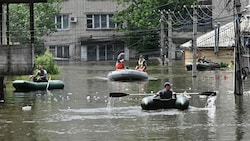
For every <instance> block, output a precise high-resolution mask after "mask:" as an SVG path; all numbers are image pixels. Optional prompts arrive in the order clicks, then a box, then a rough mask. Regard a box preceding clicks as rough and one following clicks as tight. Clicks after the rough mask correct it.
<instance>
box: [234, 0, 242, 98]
mask: <svg viewBox="0 0 250 141" xmlns="http://www.w3.org/2000/svg"><path fill="white" fill-rule="evenodd" d="M234 4H235V9H236V15H235V18H236V20H235V49H234V54H235V57H234V58H235V59H234V94H237V95H242V94H243V87H242V77H241V76H242V66H241V65H242V64H241V62H242V58H241V53H242V51H241V39H240V18H241V12H240V7H241V3H240V0H234Z"/></svg>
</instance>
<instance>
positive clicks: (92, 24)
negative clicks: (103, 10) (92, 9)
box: [87, 14, 117, 29]
mask: <svg viewBox="0 0 250 141" xmlns="http://www.w3.org/2000/svg"><path fill="white" fill-rule="evenodd" d="M112 17H113V15H112V14H108V15H107V14H93V15H87V28H88V29H114V28H116V27H117V26H116V24H114V23H113V22H112Z"/></svg>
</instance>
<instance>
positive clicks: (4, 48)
mask: <svg viewBox="0 0 250 141" xmlns="http://www.w3.org/2000/svg"><path fill="white" fill-rule="evenodd" d="M33 52H34V51H33V47H32V46H31V45H1V46H0V76H6V75H28V74H32V70H33V66H34V59H33V56H34V55H33V54H34V53H33Z"/></svg>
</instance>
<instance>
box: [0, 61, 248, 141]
mask: <svg viewBox="0 0 250 141" xmlns="http://www.w3.org/2000/svg"><path fill="white" fill-rule="evenodd" d="M113 65H114V64H113V63H108V62H60V64H59V66H61V67H62V80H63V81H64V84H65V87H64V89H63V90H50V91H35V92H26V93H24V92H8V93H7V95H6V99H5V100H6V102H5V103H3V104H1V105H0V140H1V141H20V140H22V141H120V140H122V141H141V140H159V141H167V140H178V141H184V140H185V141H186V140H192V141H193V140H230V141H234V140H235V141H237V140H250V106H249V105H250V94H244V95H243V96H235V95H234V94H232V91H233V77H234V74H233V71H232V70H220V71H218V70H217V71H204V72H198V73H197V77H192V72H189V71H186V70H185V67H184V66H183V64H182V63H181V62H178V61H177V62H173V67H172V68H169V69H168V67H167V66H164V67H161V66H159V67H158V68H157V67H156V69H153V70H149V71H148V74H149V77H150V79H149V80H148V81H146V82H110V81H108V80H107V78H106V76H107V74H108V72H109V71H112V70H113V69H114V66H113ZM165 81H170V82H172V83H173V89H174V91H176V92H178V93H182V92H184V91H187V92H190V93H191V92H204V91H218V93H217V96H216V97H211V98H207V97H199V96H198V95H191V98H190V107H189V109H188V110H184V111H181V110H177V109H168V110H154V111H144V110H142V109H141V106H140V100H141V99H142V98H143V96H125V97H121V98H110V97H109V93H110V92H124V93H128V94H139V93H151V92H156V91H158V90H160V89H162V88H163V83H164V82H165ZM248 81H249V80H247V81H246V82H244V90H245V91H249V89H250V88H249V86H250V83H249V82H248ZM27 105H31V110H27V111H24V110H22V107H23V106H27Z"/></svg>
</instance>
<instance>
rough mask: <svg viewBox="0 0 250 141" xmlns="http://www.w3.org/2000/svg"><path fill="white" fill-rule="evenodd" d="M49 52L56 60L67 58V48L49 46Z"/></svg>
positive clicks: (65, 46) (66, 46)
mask: <svg viewBox="0 0 250 141" xmlns="http://www.w3.org/2000/svg"><path fill="white" fill-rule="evenodd" d="M49 51H50V52H51V53H52V54H53V56H54V57H57V58H69V46H68V45H64V46H50V47H49Z"/></svg>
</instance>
